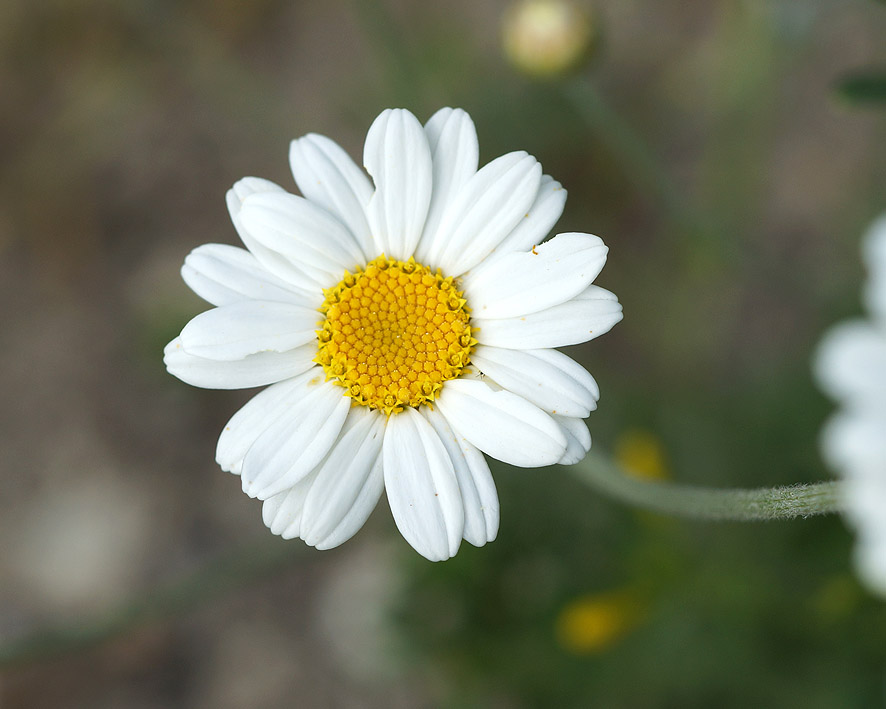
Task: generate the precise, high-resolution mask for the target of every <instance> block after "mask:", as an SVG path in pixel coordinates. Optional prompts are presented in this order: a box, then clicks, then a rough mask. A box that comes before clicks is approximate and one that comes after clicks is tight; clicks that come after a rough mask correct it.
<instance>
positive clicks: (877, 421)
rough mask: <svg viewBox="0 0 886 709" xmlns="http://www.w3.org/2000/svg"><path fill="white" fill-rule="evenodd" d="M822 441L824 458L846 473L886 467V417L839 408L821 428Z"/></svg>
mask: <svg viewBox="0 0 886 709" xmlns="http://www.w3.org/2000/svg"><path fill="white" fill-rule="evenodd" d="M821 444H822V453H823V454H824V458H825V460H826V461H827V462H828V463H829V464H830V465H831V466H833V467H834V468H837V469H839V470H841V471H843V472H844V473H845V474H852V472H853V471H854V470H856V469H858V470H868V469H870V468H872V467H879V468H880V470H883V469H886V416H884V415H871V414H870V413H869V412H861V411H841V412H840V413H839V414H837V415H835V416H832V417H831V418H830V420H829V421H828V422H827V424H826V425H825V427H824V428H823V429H822V440H821Z"/></svg>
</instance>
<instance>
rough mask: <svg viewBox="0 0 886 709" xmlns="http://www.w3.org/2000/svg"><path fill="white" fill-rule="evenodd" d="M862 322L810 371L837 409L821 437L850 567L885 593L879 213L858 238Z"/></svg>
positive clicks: (885, 412)
mask: <svg viewBox="0 0 886 709" xmlns="http://www.w3.org/2000/svg"><path fill="white" fill-rule="evenodd" d="M863 255H864V260H865V262H866V264H867V267H868V282H867V284H866V288H865V301H866V305H867V309H868V311H869V312H870V316H871V317H870V319H869V320H855V321H850V322H845V323H841V324H839V325H837V326H836V327H834V328H833V329H832V330H831V331H830V332H828V333H827V335H826V336H825V338H824V340H823V341H822V344H821V346H820V348H819V351H818V353H817V357H816V360H815V369H816V374H817V377H818V380H819V382H820V383H821V386H822V388H823V389H824V390H825V391H826V392H827V393H828V394H830V395H831V396H833V397H834V399H836V400H837V401H838V402H839V403H840V405H841V409H840V411H839V412H838V413H836V414H835V415H834V416H833V417H832V418H831V420H830V421H828V423H827V425H826V426H825V429H824V431H823V436H822V449H823V452H824V456H825V459H826V460H827V461H828V463H829V464H830V465H831V466H833V467H834V469H835V470H837V471H838V472H839V473H840V474H841V475H842V476H843V478H844V480H845V487H844V489H845V496H846V498H845V502H846V516H847V518H848V521H849V523H850V524H851V525H852V526H853V527H854V529H855V531H856V532H857V534H858V543H857V546H856V550H855V559H856V567H857V569H858V572H859V575H860V576H861V577H862V579H863V580H864V581H865V582H866V583H867V584H868V586H869V587H870V588H871V589H872V590H874V591H877V592H879V593H881V594H886V215H884V216H882V217H880V219H879V220H877V221H876V222H874V224H873V226H872V227H871V229H870V231H869V232H868V234H867V235H866V237H865V240H864V249H863Z"/></svg>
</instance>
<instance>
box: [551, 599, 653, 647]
mask: <svg viewBox="0 0 886 709" xmlns="http://www.w3.org/2000/svg"><path fill="white" fill-rule="evenodd" d="M642 617H643V612H642V605H641V603H640V602H639V600H638V599H637V597H636V595H635V594H634V593H633V592H631V591H627V590H620V591H613V592H610V593H602V594H588V595H585V596H579V597H578V598H576V599H575V600H573V601H571V602H570V603H568V604H567V605H566V606H564V607H563V609H562V610H561V611H560V613H559V615H558V617H557V639H558V640H559V642H560V645H561V646H562V647H564V648H565V649H566V650H568V651H569V652H572V653H575V654H585V653H594V652H601V651H603V650H605V649H607V648H608V647H610V646H611V645H613V644H614V643H615V642H616V641H617V640H619V639H620V638H622V637H624V636H625V635H626V634H627V633H629V632H630V631H631V630H632V629H633V628H634V627H636V625H637V624H638V623H639V622H640V620H641V619H642Z"/></svg>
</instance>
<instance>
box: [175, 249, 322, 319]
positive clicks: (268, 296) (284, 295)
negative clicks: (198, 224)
mask: <svg viewBox="0 0 886 709" xmlns="http://www.w3.org/2000/svg"><path fill="white" fill-rule="evenodd" d="M182 278H184V280H185V283H187V284H188V285H189V286H190V288H191V290H192V291H194V292H195V293H196V294H197V295H199V296H200V297H201V298H203V299H204V300H206V301H209V302H210V303H212V304H213V305H228V304H230V303H236V302H237V301H240V300H277V301H281V302H285V303H295V304H297V305H304V306H308V307H316V305H315V301H316V300H317V297H316V295H315V294H308V293H307V292H305V291H302V290H300V289H298V288H296V287H295V286H292V285H290V284H288V283H286V282H285V281H283V280H282V279H280V278H277V276H275V275H273V274H272V273H271V272H270V271H268V270H267V269H266V268H265V267H264V266H262V264H261V263H259V261H258V259H256V258H255V256H253V255H252V254H251V253H250V252H249V251H246V250H245V249H240V248H238V247H236V246H227V245H225V244H203V246H198V247H197V248H196V249H194V250H193V251H192V252H191V253H190V254H188V256H187V258H185V263H184V266H182ZM321 297H322V296H321Z"/></svg>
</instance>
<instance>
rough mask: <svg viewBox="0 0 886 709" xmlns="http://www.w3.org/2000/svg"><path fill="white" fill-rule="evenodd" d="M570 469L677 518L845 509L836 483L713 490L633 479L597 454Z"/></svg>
mask: <svg viewBox="0 0 886 709" xmlns="http://www.w3.org/2000/svg"><path fill="white" fill-rule="evenodd" d="M569 469H570V470H572V471H573V472H574V473H575V475H576V477H578V478H579V479H580V480H582V481H584V482H587V483H589V484H590V485H592V486H593V487H594V488H596V489H597V490H598V491H600V492H602V493H604V494H606V495H608V496H609V497H612V498H614V499H616V500H620V501H621V502H624V503H626V504H629V505H632V506H635V507H643V508H645V509H648V510H653V511H655V512H663V513H665V514H670V515H675V516H678V517H693V518H696V519H710V520H737V521H751V520H765V519H793V518H796V517H811V516H813V515H821V514H829V513H832V512H839V511H841V510H842V508H843V505H842V496H841V495H842V493H841V487H840V484H839V483H837V482H820V483H813V484H806V485H791V486H789V487H774V488H760V489H757V490H710V489H705V488H700V487H694V486H691V485H677V484H673V483H664V482H650V481H645V480H641V479H639V478H632V477H628V476H627V475H625V474H624V473H623V472H622V471H621V469H620V468H618V467H617V466H616V465H614V464H613V463H612V462H610V461H609V460H607V459H606V458H604V457H603V456H601V455H599V454H595V453H591V454H589V455H588V456H587V457H586V458H585V459H584V460H583V461H582V462H581V463H578V464H576V465H573V466H570V468H569Z"/></svg>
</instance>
